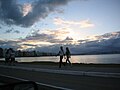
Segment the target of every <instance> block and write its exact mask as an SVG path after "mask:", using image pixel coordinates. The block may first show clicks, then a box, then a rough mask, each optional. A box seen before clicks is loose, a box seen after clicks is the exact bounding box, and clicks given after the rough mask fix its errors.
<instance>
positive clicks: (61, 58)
mask: <svg viewBox="0 0 120 90" xmlns="http://www.w3.org/2000/svg"><path fill="white" fill-rule="evenodd" d="M58 55H60V61H59V68H61V64H63V65H64V66H65V63H63V62H62V60H63V57H64V55H65V54H64V50H63V47H62V46H61V47H60V51H59V53H58Z"/></svg>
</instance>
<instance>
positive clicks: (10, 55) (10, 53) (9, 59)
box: [5, 48, 15, 65]
mask: <svg viewBox="0 0 120 90" xmlns="http://www.w3.org/2000/svg"><path fill="white" fill-rule="evenodd" d="M5 62H6V63H8V64H12V65H14V62H15V52H14V50H13V49H12V48H9V49H8V50H7V51H6V53H5Z"/></svg>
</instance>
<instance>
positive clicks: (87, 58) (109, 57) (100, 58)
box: [0, 54, 120, 64]
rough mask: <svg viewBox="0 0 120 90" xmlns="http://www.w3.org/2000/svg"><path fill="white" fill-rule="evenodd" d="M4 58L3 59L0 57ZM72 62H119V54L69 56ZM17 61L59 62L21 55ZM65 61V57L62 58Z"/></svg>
mask: <svg viewBox="0 0 120 90" xmlns="http://www.w3.org/2000/svg"><path fill="white" fill-rule="evenodd" d="M0 60H4V59H0ZM70 60H71V62H72V63H105V64H106V63H115V64H120V54H106V55H75V56H72V57H71V58H70ZM16 61H18V62H33V61H50V62H59V57H56V56H51V57H21V58H16ZM63 61H64V62H65V59H64V60H63Z"/></svg>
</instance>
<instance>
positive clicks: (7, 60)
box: [5, 49, 10, 64]
mask: <svg viewBox="0 0 120 90" xmlns="http://www.w3.org/2000/svg"><path fill="white" fill-rule="evenodd" d="M9 62H10V54H9V49H7V50H6V52H5V64H9Z"/></svg>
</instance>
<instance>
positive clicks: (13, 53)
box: [9, 48, 15, 65]
mask: <svg viewBox="0 0 120 90" xmlns="http://www.w3.org/2000/svg"><path fill="white" fill-rule="evenodd" d="M9 50H10V59H11V64H12V65H15V51H14V50H13V49H12V48H10V49H9Z"/></svg>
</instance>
